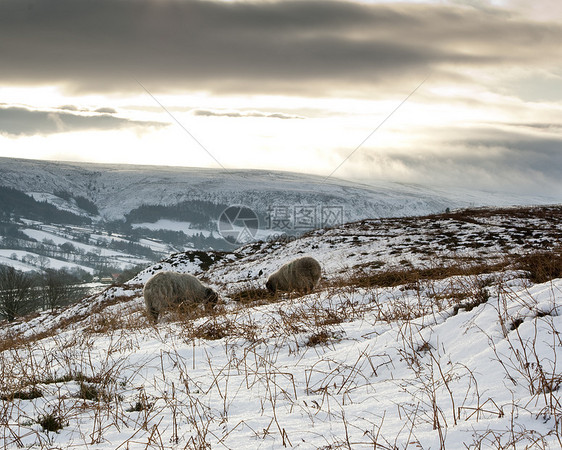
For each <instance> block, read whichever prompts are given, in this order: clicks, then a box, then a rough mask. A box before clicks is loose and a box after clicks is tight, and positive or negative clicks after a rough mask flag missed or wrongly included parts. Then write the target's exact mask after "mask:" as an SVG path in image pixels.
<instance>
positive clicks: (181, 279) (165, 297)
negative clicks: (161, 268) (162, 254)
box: [144, 272, 218, 322]
mask: <svg viewBox="0 0 562 450" xmlns="http://www.w3.org/2000/svg"><path fill="white" fill-rule="evenodd" d="M217 300H218V296H217V294H216V293H215V291H213V290H212V289H211V288H208V287H206V286H204V285H203V284H201V282H200V281H199V280H198V279H197V278H196V277H194V276H193V275H190V274H187V273H177V272H158V273H157V274H156V275H154V276H153V277H151V278H150V279H149V280H148V281H147V282H146V284H145V285H144V303H145V304H146V312H147V313H148V315H149V317H150V318H152V319H153V320H154V321H155V322H156V321H157V320H158V315H159V314H160V313H161V312H162V311H163V310H164V309H166V308H168V307H170V306H172V305H180V304H181V303H184V302H191V303H194V304H196V303H202V304H204V305H205V308H207V307H208V306H215V305H216V303H217Z"/></svg>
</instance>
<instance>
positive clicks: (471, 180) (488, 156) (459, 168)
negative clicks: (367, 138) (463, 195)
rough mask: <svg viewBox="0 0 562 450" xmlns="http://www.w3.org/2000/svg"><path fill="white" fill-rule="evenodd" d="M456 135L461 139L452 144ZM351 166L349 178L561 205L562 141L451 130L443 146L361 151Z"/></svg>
mask: <svg viewBox="0 0 562 450" xmlns="http://www.w3.org/2000/svg"><path fill="white" fill-rule="evenodd" d="M454 135H457V137H458V139H450V137H451V136H454ZM470 135H472V136H470ZM474 136H478V138H475V137H474ZM431 145H433V146H434V147H433V148H432V147H431ZM341 153H342V155H343V154H344V153H345V152H344V151H342V152H341ZM346 166H347V167H346ZM346 166H344V167H342V169H344V170H347V174H348V175H349V174H350V173H355V174H358V173H360V171H361V170H363V171H364V170H365V169H366V168H370V170H371V172H372V174H373V176H390V177H393V179H395V180H399V181H403V182H416V183H427V184H437V185H439V184H441V185H450V186H460V187H468V188H482V189H497V190H499V191H504V192H505V191H511V192H519V193H534V194H541V195H547V196H550V197H553V198H558V199H560V200H562V136H560V137H556V136H555V137H552V136H549V137H537V136H531V135H530V134H525V133H522V132H516V131H509V130H504V129H499V128H498V129H492V128H482V129H479V128H472V129H470V130H465V129H450V130H443V131H442V136H441V137H440V139H439V140H436V141H435V142H433V143H432V144H429V145H428V144H427V143H426V144H421V143H420V147H419V148H417V149H415V150H409V151H401V150H394V149H374V148H364V149H361V151H360V152H358V153H357V154H355V155H354V156H353V158H352V159H350V161H348V162H347V163H346ZM344 170H342V171H341V172H343V173H345V172H344Z"/></svg>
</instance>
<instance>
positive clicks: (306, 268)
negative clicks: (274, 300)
mask: <svg viewBox="0 0 562 450" xmlns="http://www.w3.org/2000/svg"><path fill="white" fill-rule="evenodd" d="M321 275H322V269H321V267H320V264H319V263H318V261H316V260H315V259H314V258H311V257H310V256H305V257H304V258H299V259H295V260H294V261H291V262H290V263H287V264H285V265H284V266H282V267H281V268H280V269H279V270H278V271H277V272H275V273H272V274H271V275H270V276H269V279H268V280H267V283H266V284H265V286H266V287H267V289H269V290H270V291H271V292H275V291H288V292H291V291H299V292H304V293H307V292H311V291H312V290H313V289H314V288H315V287H316V286H318V283H319V282H320V276H321Z"/></svg>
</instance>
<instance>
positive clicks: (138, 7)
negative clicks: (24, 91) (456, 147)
mask: <svg viewBox="0 0 562 450" xmlns="http://www.w3.org/2000/svg"><path fill="white" fill-rule="evenodd" d="M561 40H562V32H561V27H560V26H558V25H554V24H551V25H548V24H544V23H542V24H539V23H533V22H526V21H525V20H524V19H522V18H518V17H508V18H506V17H505V15H502V14H498V13H497V11H495V12H494V11H483V10H478V9H474V8H468V7H460V6H455V7H451V6H449V7H445V6H430V5H412V4H409V5H408V4H397V5H368V4H355V3H351V2H348V1H345V2H344V1H325V0H321V1H320V0H299V1H294V0H293V1H271V2H259V3H249V2H210V1H206V2H204V1H188V0H184V1H178V0H158V1H156V0H96V1H86V0H2V2H1V3H0V42H2V43H3V44H4V45H2V46H0V60H1V61H2V71H0V82H2V83H3V84H6V83H13V84H25V83H29V84H37V83H41V84H58V85H63V86H65V87H67V88H68V89H77V90H86V91H98V92H109V91H123V90H129V91H138V90H139V86H138V85H137V84H136V82H135V81H134V77H136V78H138V79H139V80H141V81H142V82H143V84H145V85H146V86H147V88H149V89H150V90H151V91H155V92H162V91H175V92H185V91H191V90H197V89H206V90H215V91H217V90H218V91H221V90H222V91H230V90H231V91H248V92H290V93H295V92H304V93H317V94H319V93H325V92H327V91H328V90H335V91H337V90H345V91H353V90H359V89H361V87H365V86H374V85H376V84H377V83H381V82H383V81H384V82H388V81H389V80H390V82H392V81H396V80H400V79H403V77H408V78H410V79H411V78H416V79H417V78H419V77H422V76H423V75H424V74H426V73H427V72H428V71H433V72H435V71H440V70H442V69H443V70H444V68H443V67H444V65H448V64H456V65H460V66H462V65H467V66H471V65H477V66H482V65H484V66H498V67H501V66H502V65H503V64H528V63H529V62H530V61H535V62H536V61H539V60H540V59H541V58H545V60H547V61H552V59H553V58H554V57H555V56H559V53H558V52H559V45H558V44H559V42H560V41H561ZM443 73H446V72H445V71H444V72H443Z"/></svg>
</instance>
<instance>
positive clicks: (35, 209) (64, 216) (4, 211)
mask: <svg viewBox="0 0 562 450" xmlns="http://www.w3.org/2000/svg"><path fill="white" fill-rule="evenodd" d="M14 216H16V217H21V216H23V217H27V218H28V219H32V220H38V221H41V222H45V223H64V224H69V225H85V224H90V223H91V222H92V221H91V219H90V218H88V217H84V216H78V215H76V214H73V213H71V212H69V211H63V210H61V209H58V208H57V207H56V206H54V205H51V204H50V203H48V202H38V201H37V200H35V199H34V198H33V197H30V196H29V195H27V194H25V193H24V192H21V191H18V190H17V189H14V188H10V187H5V186H0V220H4V221H7V220H8V219H10V218H13V217H14Z"/></svg>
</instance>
